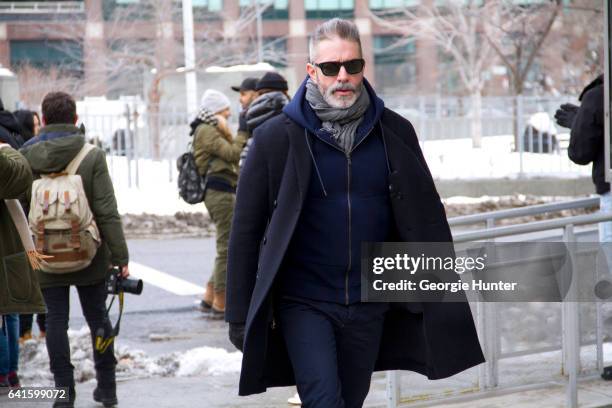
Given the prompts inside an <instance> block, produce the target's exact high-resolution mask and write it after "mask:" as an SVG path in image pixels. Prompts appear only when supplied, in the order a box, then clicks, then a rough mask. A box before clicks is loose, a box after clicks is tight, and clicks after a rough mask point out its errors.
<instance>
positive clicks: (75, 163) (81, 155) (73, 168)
mask: <svg viewBox="0 0 612 408" xmlns="http://www.w3.org/2000/svg"><path fill="white" fill-rule="evenodd" d="M94 148H95V146H94V145H92V144H91V143H85V144H84V145H83V147H82V148H81V150H80V151H79V152H78V153H77V155H76V156H74V159H72V161H71V162H70V163H68V166H67V167H66V170H64V171H65V172H66V173H68V174H69V175H75V174H76V172H77V170H78V169H79V166H80V165H81V163H83V160H84V159H85V157H86V156H87V154H88V153H89V152H91V151H92V150H93V149H94Z"/></svg>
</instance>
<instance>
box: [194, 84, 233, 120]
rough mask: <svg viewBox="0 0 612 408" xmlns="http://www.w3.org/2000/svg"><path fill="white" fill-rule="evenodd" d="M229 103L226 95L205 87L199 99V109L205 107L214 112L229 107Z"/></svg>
mask: <svg viewBox="0 0 612 408" xmlns="http://www.w3.org/2000/svg"><path fill="white" fill-rule="evenodd" d="M230 104H231V103H230V100H229V99H228V97H227V96H225V95H224V94H222V93H221V92H219V91H215V90H214V89H207V90H206V91H204V95H202V99H201V100H200V109H206V110H208V111H210V112H212V113H213V114H215V113H219V112H221V111H223V110H225V109H227V108H229V107H230Z"/></svg>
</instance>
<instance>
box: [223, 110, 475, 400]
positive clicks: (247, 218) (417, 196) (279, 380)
mask: <svg viewBox="0 0 612 408" xmlns="http://www.w3.org/2000/svg"><path fill="white" fill-rule="evenodd" d="M380 126H381V128H382V129H381V132H382V134H383V135H384V138H385V143H386V145H387V147H388V154H389V163H390V170H391V172H390V174H389V200H390V201H391V209H392V218H393V227H394V236H393V237H392V239H394V240H396V241H407V242H448V241H452V236H451V232H450V228H449V225H448V222H447V221H446V214H445V211H444V206H443V205H442V202H441V200H440V197H439V195H438V193H437V192H436V188H435V185H434V182H433V179H432V177H431V174H430V173H429V170H428V168H427V164H426V163H425V159H424V158H423V155H422V152H421V149H420V147H419V144H418V140H417V137H416V133H415V131H414V129H413V128H412V125H411V124H410V122H408V121H407V120H406V119H404V118H403V117H401V116H399V115H398V114H396V113H394V112H392V111H390V110H388V109H385V110H384V112H383V114H382V117H381V120H380ZM253 140H254V142H253V147H252V149H251V151H250V152H249V156H248V158H247V160H246V163H245V167H244V171H243V173H242V174H241V177H240V179H239V182H238V191H237V197H236V207H235V211H234V219H233V222H232V229H231V235H230V243H229V256H228V271H227V302H226V312H225V313H226V314H225V316H226V320H227V321H228V322H233V323H244V324H245V342H244V354H243V359H242V371H241V374H240V385H239V394H240V395H249V394H254V393H259V392H263V391H265V390H266V387H272V386H288V385H293V384H295V379H294V376H293V370H292V367H291V364H290V361H289V357H288V355H287V350H286V347H285V342H284V339H283V337H282V334H281V332H280V330H279V329H278V327H276V326H275V324H274V313H275V311H274V302H273V294H274V290H273V288H274V287H275V284H276V283H277V282H276V280H277V278H278V276H277V275H278V272H279V269H280V267H281V263H282V262H283V259H284V258H285V254H286V253H287V248H288V247H289V244H290V242H291V239H292V236H293V234H294V231H295V228H296V225H297V223H298V220H299V218H300V214H301V212H302V210H303V208H304V201H305V199H306V195H307V191H308V190H307V189H308V187H309V185H310V177H311V170H312V166H313V164H312V159H311V156H310V154H309V150H308V145H307V143H306V139H305V137H304V128H303V127H301V126H299V125H298V124H297V123H295V122H294V121H292V120H291V119H289V117H288V116H287V115H286V114H284V113H283V114H281V115H278V116H276V117H274V118H272V119H270V120H268V121H266V122H265V123H264V124H262V125H261V126H259V127H258V128H257V129H256V130H255V132H254V136H253ZM483 361H484V356H483V354H482V351H481V349H480V343H479V341H478V336H477V334H476V329H475V326H474V321H473V318H472V314H471V311H470V308H469V305H468V304H467V303H466V302H457V303H422V304H421V303H392V304H391V309H390V311H389V312H388V313H387V315H386V317H385V323H384V328H383V337H382V343H381V347H380V351H379V354H378V359H377V362H376V367H375V369H376V370H377V371H378V370H396V369H401V370H411V371H416V372H418V373H421V374H423V375H426V376H427V377H428V378H429V379H439V378H446V377H449V376H451V375H454V374H456V373H458V372H460V371H463V370H466V369H468V368H470V367H473V366H475V365H478V364H480V363H482V362H483Z"/></svg>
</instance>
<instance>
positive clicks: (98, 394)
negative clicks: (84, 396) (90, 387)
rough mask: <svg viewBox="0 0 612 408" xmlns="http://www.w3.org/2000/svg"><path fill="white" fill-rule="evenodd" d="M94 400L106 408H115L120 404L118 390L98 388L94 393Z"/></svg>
mask: <svg viewBox="0 0 612 408" xmlns="http://www.w3.org/2000/svg"><path fill="white" fill-rule="evenodd" d="M93 399H94V401H96V402H101V403H102V405H104V406H105V407H107V408H108V407H114V406H115V405H117V404H118V403H119V401H117V389H116V388H100V387H96V389H95V390H94V391H93Z"/></svg>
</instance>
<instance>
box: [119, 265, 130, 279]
mask: <svg viewBox="0 0 612 408" xmlns="http://www.w3.org/2000/svg"><path fill="white" fill-rule="evenodd" d="M128 276H130V270H129V269H128V266H127V265H124V266H122V267H121V277H122V278H123V279H125V278H127V277H128Z"/></svg>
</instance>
